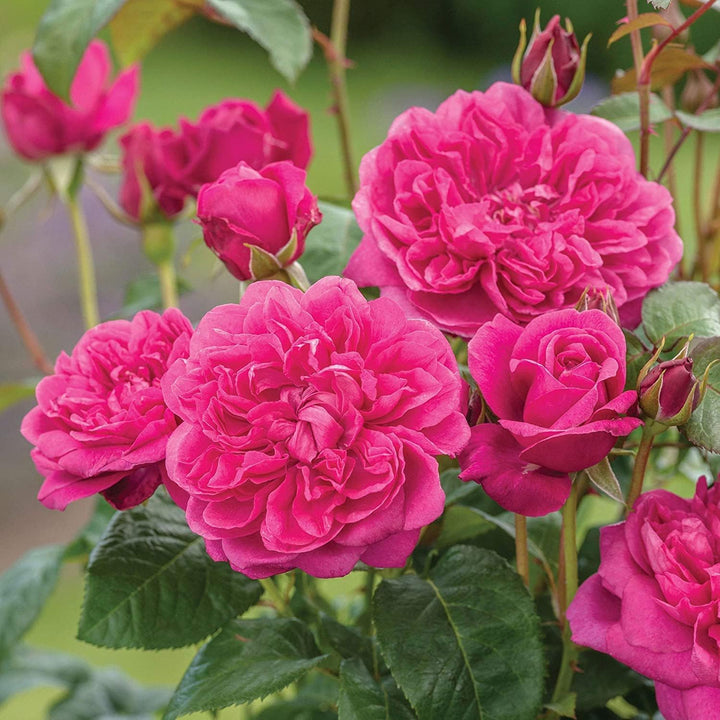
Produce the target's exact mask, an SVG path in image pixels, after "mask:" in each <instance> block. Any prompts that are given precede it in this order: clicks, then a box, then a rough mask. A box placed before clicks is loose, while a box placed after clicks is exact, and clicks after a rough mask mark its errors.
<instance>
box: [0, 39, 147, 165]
mask: <svg viewBox="0 0 720 720" xmlns="http://www.w3.org/2000/svg"><path fill="white" fill-rule="evenodd" d="M20 63H21V69H20V70H19V71H18V72H14V73H11V74H10V75H8V77H7V78H6V79H5V85H4V86H3V89H2V94H0V109H1V110H2V118H3V123H4V125H5V132H6V133H7V137H8V140H9V141H10V144H11V145H12V147H13V149H14V150H15V152H17V153H18V155H21V156H22V157H24V158H26V159H27V160H44V159H45V158H48V157H51V156H53V155H62V154H64V153H81V152H88V151H89V150H94V149H95V148H96V147H97V146H98V145H99V144H100V142H101V141H102V139H103V138H104V137H105V135H106V134H107V132H108V131H109V130H111V129H112V128H114V127H117V126H118V125H122V124H123V123H125V122H127V120H128V119H129V117H130V116H131V115H132V112H133V108H134V106H135V100H136V97H137V94H138V76H139V68H138V67H137V66H136V65H134V66H132V67H130V68H128V69H127V70H124V71H123V72H121V73H120V74H119V75H118V76H117V78H115V80H114V81H111V80H110V71H111V66H110V55H109V53H108V49H107V46H106V45H105V43H103V42H101V41H100V40H93V41H92V42H91V43H90V45H89V46H88V48H87V50H86V51H85V54H84V55H83V58H82V60H81V62H80V65H79V66H78V69H77V72H76V73H75V78H74V79H73V82H72V85H71V87H70V101H71V104H70V105H68V104H67V103H66V102H65V101H64V100H62V99H60V98H59V97H58V96H57V95H55V93H53V92H52V91H51V90H50V89H48V87H47V85H46V84H45V81H44V80H43V78H42V76H41V75H40V73H39V72H38V70H37V68H36V67H35V64H34V63H33V59H32V55H31V54H30V53H29V52H25V53H23V54H22V55H21V57H20Z"/></svg>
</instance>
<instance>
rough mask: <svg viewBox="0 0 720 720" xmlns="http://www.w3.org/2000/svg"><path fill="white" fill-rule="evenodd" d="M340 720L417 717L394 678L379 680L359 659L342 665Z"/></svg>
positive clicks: (407, 719)
mask: <svg viewBox="0 0 720 720" xmlns="http://www.w3.org/2000/svg"><path fill="white" fill-rule="evenodd" d="M338 718H339V720H417V716H416V715H415V713H414V712H413V711H412V708H411V707H410V706H409V705H408V702H407V700H406V699H405V698H404V697H403V694H402V693H401V692H400V690H399V688H398V687H397V685H396V684H395V681H394V680H393V679H392V678H387V679H386V680H385V681H384V682H377V681H376V680H375V679H374V678H373V677H372V676H371V675H370V673H369V672H368V669H367V668H366V667H365V665H363V663H362V662H361V661H360V660H359V659H358V658H352V659H348V660H343V661H342V663H341V664H340V698H339V701H338Z"/></svg>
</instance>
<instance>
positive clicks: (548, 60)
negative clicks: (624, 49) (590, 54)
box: [512, 9, 590, 107]
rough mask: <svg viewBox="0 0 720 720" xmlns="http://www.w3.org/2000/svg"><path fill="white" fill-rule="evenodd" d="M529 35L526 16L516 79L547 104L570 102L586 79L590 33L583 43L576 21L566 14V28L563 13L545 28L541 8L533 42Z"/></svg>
mask: <svg viewBox="0 0 720 720" xmlns="http://www.w3.org/2000/svg"><path fill="white" fill-rule="evenodd" d="M526 35H527V29H526V25H525V20H523V21H522V22H521V23H520V43H519V45H518V48H517V50H516V51H515V57H514V58H513V63H512V76H513V80H514V82H516V83H517V84H518V85H522V86H523V87H524V88H525V89H526V90H528V91H529V92H530V93H531V94H532V96H533V97H534V98H535V99H536V100H537V101H538V102H540V103H542V104H543V105H545V106H546V107H558V106H559V105H564V104H565V103H567V102H570V100H572V99H573V98H575V97H576V96H577V94H578V93H579V92H580V89H581V88H582V84H583V80H584V79H585V61H586V58H587V45H588V42H589V40H590V35H588V36H587V37H586V38H585V40H584V41H583V44H582V47H580V46H579V45H578V41H577V38H576V37H575V33H574V32H573V28H572V23H571V22H570V20H569V19H567V18H566V19H565V29H564V30H563V28H561V27H560V16H559V15H555V16H554V17H552V18H551V19H550V22H549V23H548V24H547V25H546V26H545V29H544V30H541V29H540V10H539V9H538V11H537V12H536V13H535V24H534V27H533V32H532V35H531V36H530V42H529V43H528V42H527V40H526ZM526 48H527V49H526Z"/></svg>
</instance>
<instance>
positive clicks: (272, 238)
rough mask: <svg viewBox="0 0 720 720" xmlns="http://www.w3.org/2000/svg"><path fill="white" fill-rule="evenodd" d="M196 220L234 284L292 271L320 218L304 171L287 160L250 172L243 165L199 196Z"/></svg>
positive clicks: (201, 191)
mask: <svg viewBox="0 0 720 720" xmlns="http://www.w3.org/2000/svg"><path fill="white" fill-rule="evenodd" d="M197 214H198V219H199V221H200V224H201V225H202V228H203V237H204V239H205V243H206V244H207V246H208V247H209V248H210V249H211V250H212V251H213V252H214V253H215V254H216V255H217V256H218V257H219V258H220V260H222V261H223V263H225V267H227V269H228V270H229V271H230V272H231V273H232V274H233V275H234V276H235V277H236V278H237V279H238V280H260V279H262V278H267V277H271V276H273V275H275V274H276V273H277V272H278V271H279V270H282V269H283V268H286V267H288V266H290V265H291V264H292V263H293V262H294V261H295V260H296V259H297V258H298V257H300V255H301V254H302V252H303V250H304V248H305V236H306V235H307V234H308V232H309V231H310V229H311V228H313V227H315V225H317V224H318V223H319V222H320V220H321V219H322V215H321V214H320V210H318V206H317V198H316V197H315V196H314V195H313V194H312V193H311V192H310V190H308V188H307V187H306V185H305V171H304V170H301V169H300V168H298V167H296V166H295V165H293V164H292V163H291V162H289V161H282V162H276V163H271V164H270V165H267V166H266V167H264V168H263V169H262V170H259V171H258V170H254V169H253V168H251V167H250V166H249V165H248V164H247V163H244V162H241V163H240V164H239V165H237V166H236V167H234V168H230V169H229V170H226V171H225V172H224V173H222V175H220V177H219V178H218V179H217V180H216V181H215V182H212V183H208V184H207V185H203V187H202V188H200V193H199V194H198V209H197Z"/></svg>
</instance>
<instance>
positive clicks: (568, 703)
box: [545, 693, 577, 718]
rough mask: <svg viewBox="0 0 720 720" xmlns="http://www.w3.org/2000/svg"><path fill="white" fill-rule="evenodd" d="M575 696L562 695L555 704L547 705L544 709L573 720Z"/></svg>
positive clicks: (569, 694)
mask: <svg viewBox="0 0 720 720" xmlns="http://www.w3.org/2000/svg"><path fill="white" fill-rule="evenodd" d="M576 700H577V695H576V694H575V693H568V694H567V695H564V696H563V697H562V698H561V699H560V700H558V701H557V702H552V703H548V704H547V705H545V707H546V708H547V709H548V710H552V711H554V712H555V713H557V714H558V715H559V716H560V717H566V718H574V717H576V715H575V701H576Z"/></svg>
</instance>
